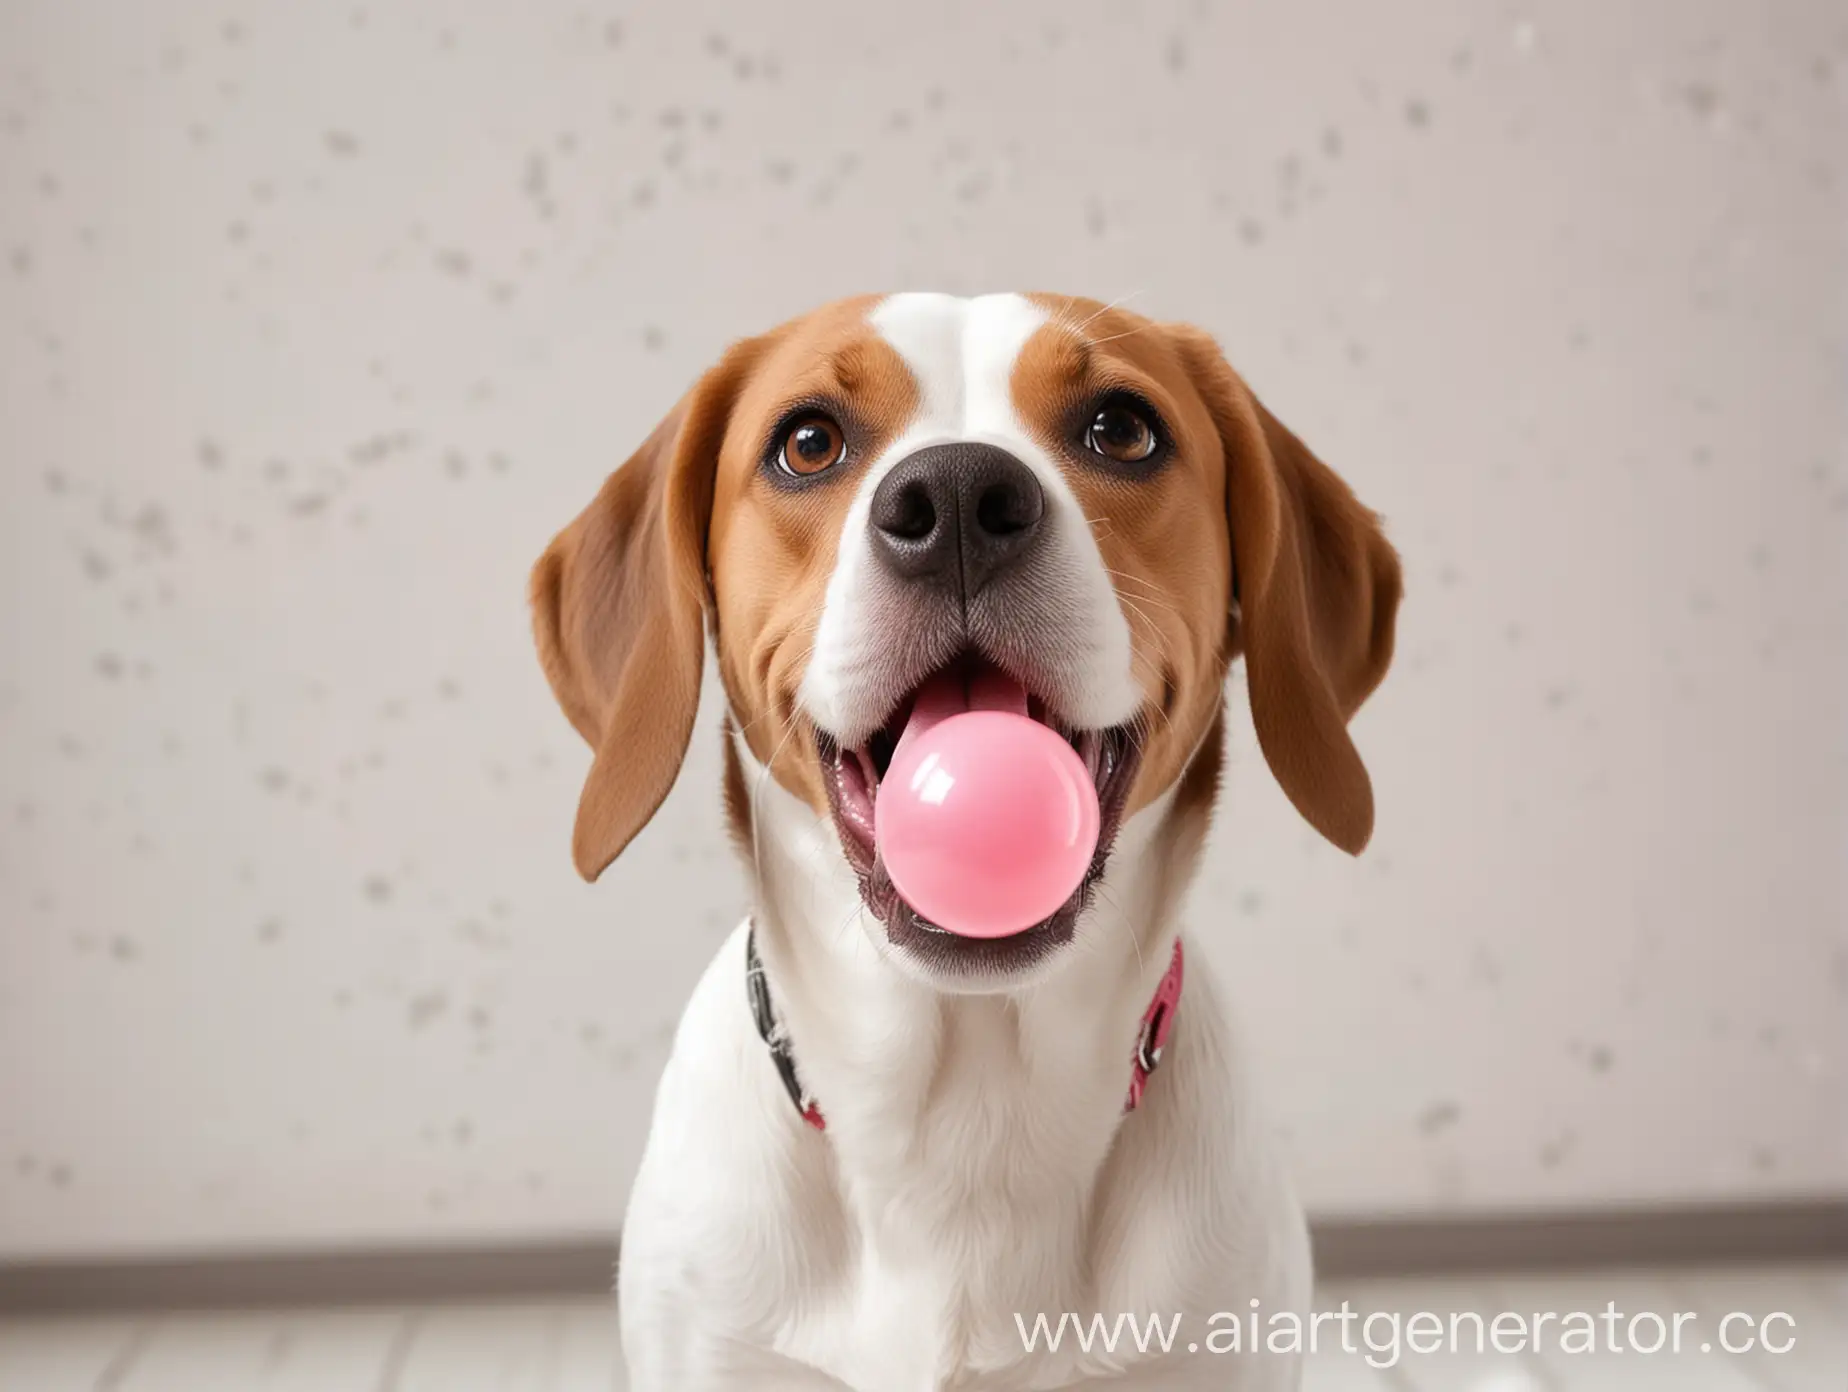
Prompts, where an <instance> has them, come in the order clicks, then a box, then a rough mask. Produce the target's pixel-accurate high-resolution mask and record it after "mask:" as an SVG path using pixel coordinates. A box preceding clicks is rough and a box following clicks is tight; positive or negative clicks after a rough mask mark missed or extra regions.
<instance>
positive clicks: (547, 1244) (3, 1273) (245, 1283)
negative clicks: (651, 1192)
mask: <svg viewBox="0 0 1848 1392" xmlns="http://www.w3.org/2000/svg"><path fill="white" fill-rule="evenodd" d="M1310 1226H1311V1230H1312V1232H1313V1235H1314V1240H1315V1250H1316V1267H1317V1270H1318V1272H1319V1273H1320V1274H1321V1275H1322V1276H1324V1277H1334V1278H1341V1277H1363V1276H1399V1275H1432V1274H1440V1273H1466V1272H1487V1271H1503V1272H1512V1271H1537V1270H1548V1269H1553V1270H1557V1269H1562V1268H1568V1267H1571V1268H1587V1267H1600V1266H1671V1265H1692V1264H1720V1263H1743V1262H1802V1261H1845V1260H1848V1200H1833V1199H1826V1200H1816V1201H1809V1202H1787V1203H1774V1204H1752V1205H1737V1206H1726V1207H1720V1206H1700V1207H1685V1208H1653V1209H1622V1210H1608V1211H1573V1212H1528V1213H1501V1214H1469V1215H1457V1216H1447V1217H1418V1216H1407V1217H1396V1218H1367V1219H1350V1218H1330V1219H1324V1220H1321V1221H1318V1222H1315V1223H1312V1224H1311V1225H1310ZM615 1265H616V1239H615V1238H614V1236H605V1237H596V1236H591V1237H585V1238H571V1239H564V1238H561V1239H554V1240H542V1241H533V1242H528V1243H506V1244H493V1245H490V1244H480V1245H470V1246H462V1245H457V1246H441V1247H436V1246H430V1247H409V1248H391V1249H384V1248H381V1249H375V1250H360V1249H355V1250H348V1251H329V1252H233V1253H205V1254H199V1255H186V1256H172V1257H146V1258H143V1257H135V1258H120V1259H116V1258H101V1259H95V1260H45V1261H18V1262H0V1312H5V1313H8V1314H26V1313H31V1314H57V1313H72V1314H75V1313H86V1314H93V1313H100V1312H105V1311H111V1310H137V1311H159V1310H179V1309H250V1308H273V1307H278V1306H288V1305H319V1306H327V1305H381V1304H391V1305H428V1304H439V1303H442V1302H445V1301H460V1300H490V1299H492V1300H517V1299H543V1298H547V1297H559V1296H573V1295H577V1296H582V1295H597V1294H601V1293H605V1292H607V1291H609V1289H610V1287H611V1279H612V1276H613V1274H614V1271H615Z"/></svg>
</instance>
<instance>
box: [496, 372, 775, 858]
mask: <svg viewBox="0 0 1848 1392" xmlns="http://www.w3.org/2000/svg"><path fill="white" fill-rule="evenodd" d="M754 358H755V344H754V343H753V342H746V343H741V344H739V345H737V346H736V347H734V348H733V349H732V350H731V351H730V352H729V353H727V354H726V356H725V358H724V359H723V360H722V361H721V362H720V363H719V365H718V366H717V367H715V368H713V369H712V370H711V371H710V372H708V373H707V374H706V375H705V376H704V377H702V378H701V379H700V380H699V382H698V383H697V384H696V385H695V386H694V388H693V390H692V391H690V392H688V393H687V394H686V396H685V397H683V398H682V399H681V401H680V404H679V405H677V406H676V407H675V408H674V409H673V411H672V412H670V413H669V415H668V417H667V419H666V420H664V421H662V422H661V424H660V425H658V426H656V427H655V431H654V434H652V435H650V436H649V437H648V440H647V443H645V444H644V445H643V446H642V447H641V448H640V449H639V450H637V451H636V452H635V454H634V455H633V456H632V457H631V458H630V459H629V461H628V462H627V463H625V464H624V465H623V466H622V467H621V468H620V469H618V470H617V471H616V472H615V473H613V474H611V475H610V476H609V478H608V480H607V481H605V483H604V485H603V488H602V490H601V491H600V492H599V493H598V494H597V497H596V500H595V501H594V502H592V503H591V505H590V506H589V507H587V508H586V509H584V511H583V512H582V513H581V514H580V515H579V516H578V519H577V520H576V521H575V522H573V523H572V524H571V525H570V526H569V527H567V528H565V530H564V531H562V532H560V533H559V534H558V536H557V537H556V538H555V539H554V540H553V542H552V544H551V545H550V546H548V547H547V548H546V552H545V554H544V555H543V556H541V557H540V558H539V563H538V564H537V565H536V566H534V567H533V577H532V605H533V634H534V636H535V638H536V639H537V640H538V644H539V660H540V662H541V663H542V664H543V665H544V667H545V674H546V677H547V679H548V680H549V681H550V682H551V683H552V692H553V694H554V695H555V696H557V697H558V703H559V705H561V706H563V707H564V710H565V714H566V715H567V716H568V717H569V718H570V720H571V723H572V724H573V725H574V726H576V727H577V731H578V733H579V734H581V735H582V736H584V738H585V739H586V740H588V741H589V742H590V746H591V748H592V749H594V750H595V751H596V757H595V759H594V760H593V761H592V763H591V767H590V774H589V777H587V778H586V779H585V781H584V792H583V796H582V797H581V798H580V799H579V801H578V813H577V827H576V830H575V831H574V832H573V834H572V839H571V855H572V859H573V860H574V861H575V862H576V864H577V868H578V873H579V874H581V875H582V876H583V877H584V878H585V879H587V880H594V879H596V878H597V876H598V875H600V874H602V873H603V871H604V870H605V869H606V868H608V866H609V864H610V862H611V861H613V860H615V859H616V857H617V856H618V855H619V854H621V852H622V849H623V847H624V846H627V845H628V844H629V842H630V841H631V840H632V839H633V838H634V836H635V834H636V833H637V832H638V831H640V830H641V829H642V828H643V827H644V826H646V825H647V823H648V819H649V818H650V817H652V816H654V814H655V810H656V809H657V808H659V807H660V805H661V803H662V800H663V799H665V798H666V797H667V794H668V790H669V789H670V788H672V787H673V786H674V779H675V778H676V777H677V776H678V775H679V773H680V764H681V761H682V759H684V758H685V757H686V752H687V741H688V740H689V739H690V738H691V737H692V733H693V720H694V716H695V715H696V714H697V712H698V709H699V683H700V671H701V668H702V666H703V664H704V659H705V609H706V596H707V593H708V586H707V582H706V534H707V530H708V526H709V523H710V522H711V518H712V490H713V480H714V477H715V475H716V471H717V467H718V458H719V449H720V447H721V445H722V444H723V443H724V439H725V427H726V423H727V420H728V419H729V416H730V412H731V406H732V402H733V400H734V399H735V397H736V395H737V390H738V385H739V383H740V382H741V381H742V380H743V378H744V376H745V373H746V372H747V371H748V368H749V364H750V363H751V362H752V361H753V360H754Z"/></svg>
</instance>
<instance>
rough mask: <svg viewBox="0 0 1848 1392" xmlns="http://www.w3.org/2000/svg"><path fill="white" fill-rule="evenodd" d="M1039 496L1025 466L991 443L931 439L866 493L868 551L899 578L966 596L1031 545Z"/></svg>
mask: <svg viewBox="0 0 1848 1392" xmlns="http://www.w3.org/2000/svg"><path fill="white" fill-rule="evenodd" d="M1045 512H1046V495H1045V494H1044V493H1043V492H1041V491H1040V486H1039V480H1038V479H1036V478H1034V477H1033V471H1032V470H1031V469H1029V468H1028V467H1027V466H1026V465H1025V464H1022V463H1021V462H1020V461H1019V460H1018V459H1016V458H1014V456H1013V455H1011V454H1009V453H1008V452H1007V451H1006V450H1004V449H997V448H996V447H995V446H993V445H976V444H955V445H932V446H931V447H930V448H928V449H921V450H919V451H918V452H917V453H916V454H913V455H910V456H908V457H907V458H905V459H903V460H901V461H899V463H898V464H897V465H896V466H895V467H894V468H893V470H892V472H891V473H889V474H887V475H886V476H885V478H884V480H883V481H882V482H881V483H880V485H879V487H878V488H877V489H876V490H874V492H873V510H872V519H871V522H872V529H873V549H874V551H876V552H877V553H878V554H879V556H880V557H881V558H882V559H883V560H884V561H885V563H886V564H887V565H888V566H890V567H891V568H892V570H893V571H895V572H896V573H897V574H899V575H901V576H903V577H904V578H905V579H907V580H916V581H920V582H923V583H926V584H935V585H941V586H944V587H946V588H949V589H952V590H956V591H958V592H960V593H961V595H962V596H963V597H964V598H965V599H966V598H968V597H969V596H971V595H974V594H975V593H976V592H977V591H978V590H980V589H981V588H982V587H983V586H984V585H986V584H987V583H988V582H989V581H990V580H993V579H994V578H995V576H997V575H999V574H1000V573H1001V572H1002V571H1004V570H1006V569H1007V568H1008V567H1009V566H1012V565H1017V564H1019V562H1020V560H1021V558H1022V557H1024V556H1025V555H1027V553H1028V552H1030V551H1031V550H1032V549H1033V543H1034V540H1035V539H1036V538H1037V537H1038V536H1039V529H1040V519H1041V517H1043V516H1044V515H1045Z"/></svg>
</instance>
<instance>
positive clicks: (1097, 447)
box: [1084, 401, 1159, 464]
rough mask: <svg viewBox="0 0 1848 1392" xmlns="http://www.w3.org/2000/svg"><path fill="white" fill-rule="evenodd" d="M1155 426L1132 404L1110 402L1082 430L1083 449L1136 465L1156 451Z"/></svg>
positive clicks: (1120, 462)
mask: <svg viewBox="0 0 1848 1392" xmlns="http://www.w3.org/2000/svg"><path fill="white" fill-rule="evenodd" d="M1158 443H1159V441H1158V440H1157V437H1156V435H1155V427H1154V426H1152V425H1150V424H1149V422H1148V419H1147V417H1145V416H1144V415H1143V414H1142V413H1141V412H1140V411H1138V410H1137V409H1136V408H1135V407H1133V406H1130V405H1126V404H1125V403H1123V402H1120V401H1113V402H1111V403H1110V404H1109V405H1107V406H1105V407H1104V408H1103V409H1102V410H1100V411H1099V412H1098V413H1097V416H1096V418H1095V419H1094V420H1092V422H1091V425H1090V428H1089V429H1088V430H1086V431H1085V432H1084V444H1085V448H1086V449H1088V450H1090V451H1091V452H1092V453H1093V454H1101V455H1103V456H1104V458H1106V459H1114V460H1115V461H1116V462H1117V463H1119V464H1139V463H1141V462H1142V461H1143V460H1144V459H1147V458H1148V457H1149V456H1150V455H1151V454H1153V453H1155V446H1156V445H1157V444H1158Z"/></svg>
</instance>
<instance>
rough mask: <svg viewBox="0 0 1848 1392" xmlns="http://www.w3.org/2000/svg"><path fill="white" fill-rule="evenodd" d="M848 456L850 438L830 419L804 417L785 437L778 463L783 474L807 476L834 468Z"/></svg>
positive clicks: (791, 426) (791, 427)
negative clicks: (848, 439) (848, 440)
mask: <svg viewBox="0 0 1848 1392" xmlns="http://www.w3.org/2000/svg"><path fill="white" fill-rule="evenodd" d="M846 454H847V435H846V432H845V431H843V430H842V429H841V428H840V426H839V425H838V424H837V423H836V422H834V421H832V420H830V419H829V418H828V417H827V416H823V415H819V414H817V415H811V416H803V417H802V418H801V419H800V420H797V421H795V422H794V423H792V424H791V425H790V427H789V429H788V430H787V431H785V432H784V435H783V447H782V448H781V449H779V450H778V451H777V456H776V457H777V463H778V464H779V465H780V466H781V467H782V469H783V472H785V473H789V474H795V475H797V476H798V477H806V476H808V475H809V474H819V473H820V472H821V471H822V470H823V469H831V468H833V467H834V466H835V465H836V464H838V463H840V462H841V460H842V459H843V458H844V457H845V456H846Z"/></svg>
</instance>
